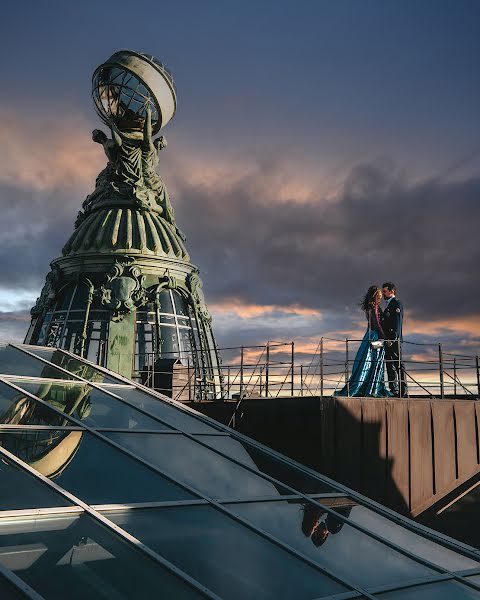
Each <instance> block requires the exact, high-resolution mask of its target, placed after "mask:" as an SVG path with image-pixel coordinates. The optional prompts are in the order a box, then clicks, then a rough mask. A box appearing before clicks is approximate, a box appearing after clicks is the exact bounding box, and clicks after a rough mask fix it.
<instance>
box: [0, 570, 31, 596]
mask: <svg viewBox="0 0 480 600" xmlns="http://www.w3.org/2000/svg"><path fill="white" fill-rule="evenodd" d="M0 598H1V599H2V600H25V598H27V596H24V595H23V594H22V592H20V591H19V590H18V589H17V588H15V587H13V584H11V583H10V582H9V581H8V580H7V579H4V578H3V577H1V576H0Z"/></svg>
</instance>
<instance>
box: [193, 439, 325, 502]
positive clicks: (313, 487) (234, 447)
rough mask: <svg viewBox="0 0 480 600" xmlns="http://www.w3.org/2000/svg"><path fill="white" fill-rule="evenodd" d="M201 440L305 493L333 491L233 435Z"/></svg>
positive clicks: (313, 478)
mask: <svg viewBox="0 0 480 600" xmlns="http://www.w3.org/2000/svg"><path fill="white" fill-rule="evenodd" d="M201 441H202V442H204V443H205V444H208V445H209V446H212V448H216V449H217V450H220V451H221V452H224V453H225V454H226V455H227V456H231V457H232V458H234V459H236V460H238V461H241V462H245V463H247V464H254V465H256V467H257V468H258V469H259V470H260V471H262V473H266V474H267V475H270V477H274V478H275V479H278V480H279V481H281V482H282V483H285V484H287V485H289V486H291V487H293V488H295V489H296V490H298V491H300V492H303V493H305V494H323V493H329V492H334V491H335V490H334V489H333V488H332V487H331V486H329V485H328V484H326V483H323V482H322V481H319V480H318V479H315V477H311V476H310V475H308V474H306V473H304V472H303V471H300V470H299V469H296V468H295V467H292V466H290V465H288V464H286V463H284V462H281V461H279V460H276V459H275V458H274V457H272V456H271V455H269V454H267V453H265V452H263V451H262V450H259V449H257V448H255V446H252V445H250V444H248V443H246V442H240V441H239V440H236V439H234V438H233V437H230V436H214V435H212V436H208V435H202V437H201Z"/></svg>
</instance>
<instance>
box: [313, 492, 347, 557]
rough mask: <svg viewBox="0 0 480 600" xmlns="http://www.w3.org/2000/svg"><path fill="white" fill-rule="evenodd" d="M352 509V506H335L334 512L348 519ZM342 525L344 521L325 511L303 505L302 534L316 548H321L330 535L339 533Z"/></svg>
mask: <svg viewBox="0 0 480 600" xmlns="http://www.w3.org/2000/svg"><path fill="white" fill-rule="evenodd" d="M352 508H353V505H349V506H338V507H337V506H336V507H335V511H336V512H337V513H339V515H342V516H343V517H345V518H346V519H348V517H349V516H350V512H351V510H352ZM344 525H345V522H344V521H342V520H341V519H340V518H337V517H336V516H335V515H333V514H332V513H327V511H326V510H325V509H323V508H320V507H318V506H315V505H313V504H310V503H304V504H303V520H302V532H303V534H304V535H305V537H307V538H310V539H311V540H312V543H313V545H314V546H316V547H317V548H319V547H320V546H323V544H324V543H325V542H326V541H327V539H328V537H329V536H330V535H336V534H337V533H339V532H340V531H341V529H342V527H343V526H344Z"/></svg>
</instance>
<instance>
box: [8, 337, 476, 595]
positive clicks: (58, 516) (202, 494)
mask: <svg viewBox="0 0 480 600" xmlns="http://www.w3.org/2000/svg"><path fill="white" fill-rule="evenodd" d="M0 373H1V375H0V414H1V419H0V423H1V424H0V598H1V599H2V600H3V599H10V598H12V599H13V598H15V599H17V598H35V599H41V598H44V599H46V600H50V599H52V600H57V599H62V600H63V599H65V598H69V599H73V600H76V599H80V598H81V599H82V600H84V599H85V598H88V599H89V600H90V599H97V598H99V599H102V600H103V599H109V600H110V599H114V600H126V599H133V598H134V599H135V600H138V599H147V598H148V599H150V598H165V599H179V600H183V599H193V598H212V599H217V600H218V599H225V600H227V599H228V600H230V599H231V600H243V599H249V600H250V599H254V600H263V599H265V600H270V599H272V600H273V599H275V600H278V599H286V600H287V599H295V600H303V599H304V600H315V599H320V598H329V599H330V600H333V599H335V600H347V599H350V598H370V599H372V598H381V599H385V600H387V599H388V600H399V599H405V598H415V599H419V600H427V599H435V600H439V599H440V600H441V599H443V598H445V599H449V600H450V599H451V598H455V599H460V600H461V599H464V598H465V599H467V598H479V599H480V552H479V551H478V550H475V549H473V548H470V547H469V546H466V545H464V544H462V543H460V542H457V541H455V540H453V539H450V538H447V537H445V536H442V535H441V534H438V533H435V532H433V531H431V530H429V529H427V528H425V527H422V526H420V525H418V524H416V523H414V522H412V521H410V520H408V519H406V518H404V517H402V516H400V515H397V514H396V513H394V512H392V511H390V510H388V509H386V508H384V507H382V506H380V505H379V504H376V503H375V502H373V501H371V500H368V499H367V498H364V497H363V496H361V495H360V494H358V493H356V492H353V491H352V490H349V489H348V488H346V487H344V486H342V485H340V484H337V483H335V482H334V481H332V480H330V479H328V478H326V477H323V476H321V475H319V474H318V473H315V472H314V471H311V470H309V469H307V468H305V467H303V466H302V465H299V464H298V463H295V462H293V461H291V460H289V459H287V458H285V457H283V456H281V455H279V454H277V453H275V452H273V451H272V450H270V449H268V448H266V447H264V446H262V445H261V444H258V443H257V442H254V441H253V440H250V439H248V438H246V437H245V436H242V435H241V434H239V433H238V432H236V431H234V430H231V429H229V428H228V427H225V426H223V425H221V424H219V423H217V422H215V421H213V420H212V419H209V418H208V417H205V416H203V415H201V414H198V413H197V412H195V411H193V410H191V409H189V408H188V407H185V406H182V405H180V404H179V403H176V402H175V401H173V400H170V399H169V398H166V397H164V396H162V395H161V394H158V393H156V392H153V391H152V390H150V389H147V388H144V387H142V386H140V385H137V384H135V383H133V382H131V381H129V380H126V379H124V378H122V377H120V376H119V375H116V374H114V373H111V372H109V371H107V370H106V369H103V368H99V367H97V366H95V365H93V364H91V363H89V362H87V361H85V360H83V359H80V358H78V357H76V356H74V355H73V354H70V353H68V352H65V351H62V350H55V349H52V348H41V347H38V346H25V345H19V346H14V345H0Z"/></svg>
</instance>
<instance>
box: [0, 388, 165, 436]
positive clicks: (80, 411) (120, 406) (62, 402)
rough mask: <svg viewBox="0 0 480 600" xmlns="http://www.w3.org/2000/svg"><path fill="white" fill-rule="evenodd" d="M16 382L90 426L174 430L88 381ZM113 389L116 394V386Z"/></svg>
mask: <svg viewBox="0 0 480 600" xmlns="http://www.w3.org/2000/svg"><path fill="white" fill-rule="evenodd" d="M14 383H16V385H18V386H19V387H21V388H23V389H24V390H27V391H28V392H30V393H32V394H34V395H35V396H38V397H39V398H41V399H42V400H44V401H45V402H48V403H49V404H51V405H52V406H54V407H55V408H57V409H58V410H61V411H63V412H64V413H66V414H67V415H71V416H72V417H75V418H76V419H79V420H81V421H83V422H85V424H86V425H89V426H90V427H115V428H119V429H158V430H170V427H168V425H163V424H162V423H160V422H159V421H155V420H154V419H151V418H150V417H148V416H147V415H144V414H143V413H141V412H139V411H138V410H136V409H135V408H133V407H132V406H129V405H128V404H124V403H123V402H121V401H120V400H116V399H115V398H112V396H109V395H108V394H105V393H104V392H101V391H100V390H97V389H95V388H92V387H91V386H89V385H87V384H82V383H81V384H78V383H58V382H51V381H44V382H42V383H39V382H27V381H15V382H14ZM120 389H121V388H120ZM0 390H1V388H0ZM112 392H113V393H116V391H115V389H112ZM0 400H1V395H0ZM0 407H1V404H0ZM43 410H45V409H43Z"/></svg>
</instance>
